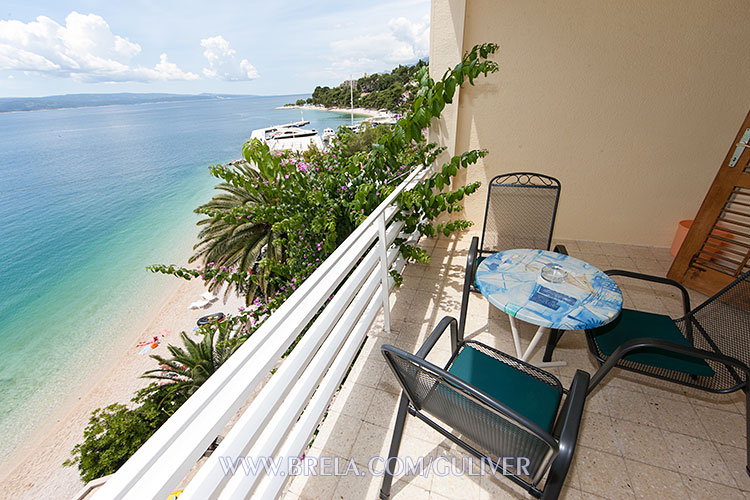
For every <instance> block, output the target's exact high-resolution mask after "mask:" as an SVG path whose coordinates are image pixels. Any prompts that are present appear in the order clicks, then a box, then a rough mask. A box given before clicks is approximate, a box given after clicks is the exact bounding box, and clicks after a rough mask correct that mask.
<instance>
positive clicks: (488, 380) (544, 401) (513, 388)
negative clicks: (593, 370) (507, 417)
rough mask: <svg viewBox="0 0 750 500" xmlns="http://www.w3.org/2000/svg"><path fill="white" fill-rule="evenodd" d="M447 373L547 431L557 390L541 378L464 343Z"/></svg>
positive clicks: (557, 393)
mask: <svg viewBox="0 0 750 500" xmlns="http://www.w3.org/2000/svg"><path fill="white" fill-rule="evenodd" d="M448 372H449V373H451V374H453V375H454V376H456V377H458V378H460V379H461V380H463V381H465V382H467V383H468V384H470V385H473V386H474V387H476V388H477V389H479V390H480V391H482V392H484V393H485V394H487V395H488V396H490V397H492V398H493V399H496V400H497V401H498V402H500V403H502V404H503V405H505V406H507V407H508V408H511V409H512V410H514V411H515V412H517V413H519V414H520V415H523V416H524V417H526V418H527V419H529V420H531V421H532V422H534V423H535V424H537V425H538V426H539V427H541V428H542V429H544V430H546V431H548V432H551V430H552V424H553V423H554V421H555V415H557V408H558V405H559V404H560V396H561V394H560V392H559V391H558V390H557V389H556V388H554V387H551V386H549V385H547V384H545V383H544V382H542V381H541V380H538V379H536V378H534V377H532V376H531V375H527V374H525V373H523V372H522V371H520V370H516V369H515V368H511V367H510V366H508V365H506V364H505V363H503V362H501V361H498V360H496V359H495V358H493V357H491V356H488V355H487V354H484V353H482V352H481V351H479V350H477V349H474V348H473V347H472V346H471V345H467V346H465V347H464V348H463V349H461V352H459V353H458V356H456V359H455V360H454V361H453V363H452V364H451V366H450V368H448Z"/></svg>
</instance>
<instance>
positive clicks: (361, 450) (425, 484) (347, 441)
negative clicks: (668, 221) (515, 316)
mask: <svg viewBox="0 0 750 500" xmlns="http://www.w3.org/2000/svg"><path fill="white" fill-rule="evenodd" d="M470 236H471V235H463V236H461V237H460V238H458V239H440V240H437V241H436V240H428V241H426V242H424V243H421V245H422V246H423V247H424V248H426V249H427V250H428V251H430V252H431V254H432V262H431V263H430V264H429V265H428V266H421V265H411V266H410V267H409V268H408V269H407V270H406V271H405V274H404V283H403V285H402V286H401V288H400V289H398V290H397V291H396V292H395V293H394V294H393V295H392V296H391V306H392V331H391V333H390V334H385V333H384V332H383V331H382V328H380V326H379V325H377V324H376V325H375V326H374V327H373V328H372V330H371V332H370V335H369V338H368V340H367V342H366V343H365V346H364V348H363V350H362V352H361V354H360V356H359V358H358V359H357V361H356V363H355V365H354V367H353V368H352V371H351V373H350V375H349V376H348V378H347V380H346V382H345V384H344V386H343V388H342V390H341V391H340V392H339V394H338V395H337V396H336V397H335V399H334V401H333V402H332V404H331V407H330V410H329V412H328V416H327V418H326V420H325V421H324V422H323V424H322V425H321V426H320V428H319V434H318V436H317V438H316V439H315V441H314V443H313V445H312V448H311V449H310V450H308V452H307V456H308V457H313V456H317V457H321V456H326V457H327V456H335V457H341V458H342V459H349V458H353V459H354V461H355V462H356V463H357V464H358V465H359V466H360V470H363V469H365V468H366V466H367V463H368V461H369V460H370V457H373V456H383V457H385V456H386V455H387V449H388V446H389V444H390V440H391V435H392V429H393V423H394V421H395V413H396V407H397V403H398V397H399V390H398V387H397V384H396V382H395V379H394V377H393V375H392V374H391V372H390V370H388V369H387V367H386V364H385V361H384V360H383V357H382V355H381V354H380V351H379V348H380V345H381V344H393V345H396V346H398V347H401V348H403V349H405V350H407V351H410V352H416V350H417V349H418V347H419V346H420V345H421V344H422V342H423V341H424V340H425V339H426V337H427V335H429V333H430V332H431V331H432V328H433V327H434V325H435V324H437V322H438V321H439V320H440V318H442V317H443V316H445V315H452V316H454V317H456V318H458V315H459V307H460V298H461V287H462V284H463V274H464V266H465V262H466V250H467V248H468V244H469V241H470ZM560 243H564V244H566V245H567V248H568V251H569V252H570V254H571V255H572V256H575V257H578V258H580V259H583V260H585V261H587V262H589V263H591V264H594V265H595V266H597V267H599V268H600V269H613V268H619V269H629V270H635V271H640V272H644V273H650V274H660V275H664V274H665V273H666V271H667V269H668V268H669V265H670V263H671V256H670V255H669V253H668V251H667V249H665V248H649V247H640V246H626V245H610V244H599V243H592V242H576V241H560ZM618 283H619V284H620V285H621V287H622V289H623V295H624V300H625V305H626V306H627V307H633V308H638V309H642V310H646V311H651V312H665V313H667V314H670V315H672V316H678V315H680V312H681V306H680V301H679V298H678V296H677V295H675V294H673V293H672V294H670V292H671V290H668V289H664V287H662V286H660V285H654V286H651V285H644V284H642V283H640V284H638V283H635V282H633V281H630V283H628V282H627V280H622V279H620V280H618ZM667 288H668V287H667ZM704 298H705V297H703V296H701V295H700V294H693V293H692V292H691V302H692V305H697V304H698V303H700V302H701V301H702V300H704ZM535 328H536V327H533V326H530V325H527V328H525V329H523V330H522V331H521V333H522V344H524V345H525V344H526V343H528V341H529V340H530V339H531V335H532V334H533V332H534V331H535ZM466 337H467V338H475V339H478V340H480V341H482V342H484V343H487V344H489V345H492V346H495V347H497V348H499V349H500V350H502V351H505V352H508V353H513V352H514V350H513V345H512V340H511V334H510V327H509V323H508V319H507V316H505V315H504V314H503V313H501V312H500V311H498V310H497V309H495V308H493V307H491V306H490V305H489V304H488V302H487V301H486V300H485V299H484V298H483V297H482V296H481V295H479V294H472V297H471V300H470V305H469V319H468V322H467V328H466ZM545 341H546V339H545ZM540 344H543V343H540ZM543 347H544V346H543V345H540V347H539V348H538V349H537V352H536V353H535V356H534V358H533V359H534V360H539V359H541V356H542V353H543ZM449 354H450V341H449V335H447V334H446V335H444V336H443V338H441V340H440V341H439V342H438V344H437V345H436V346H435V348H434V349H433V351H432V353H431V354H430V356H429V357H428V359H429V360H431V361H432V362H434V363H436V364H438V365H441V366H442V365H444V364H445V362H446V361H447V360H448V357H449ZM553 359H558V360H565V361H567V362H568V366H567V367H562V368H551V369H549V371H551V372H552V373H554V374H555V375H556V376H558V378H560V379H561V381H562V383H563V386H565V387H568V386H569V385H570V382H571V376H572V374H573V373H574V372H575V369H577V368H579V369H583V370H586V371H588V372H589V373H591V374H593V373H594V371H595V370H596V365H595V363H594V361H593V359H592V358H591V357H590V355H589V354H588V350H587V349H586V345H585V340H584V337H583V333H582V332H567V333H566V334H565V335H564V336H563V338H562V340H561V341H560V344H559V345H558V347H557V349H556V350H555V354H554V357H553ZM744 436H745V418H744V396H743V395H742V394H741V393H735V394H732V395H725V396H713V395H710V394H708V393H704V392H699V391H693V390H690V389H685V388H682V387H680V386H677V385H674V384H667V383H660V382H659V381H657V380H655V379H651V378H646V377H641V376H639V375H635V374H629V373H626V372H623V371H620V370H615V371H613V372H612V373H610V375H609V377H608V378H607V379H605V381H604V382H603V383H602V384H601V385H600V386H599V387H598V388H597V390H596V391H595V392H594V393H593V395H592V397H591V398H590V399H589V400H588V401H587V405H586V411H585V414H584V420H583V424H582V430H581V434H580V436H579V441H578V448H577V449H576V455H575V460H574V463H573V467H572V468H571V471H570V473H569V474H568V479H567V487H566V489H565V490H564V491H563V495H562V497H561V498H564V499H567V500H574V499H575V500H579V499H580V500H583V499H585V500H590V499H599V498H607V499H614V500H621V499H634V498H637V499H660V500H668V499H679V500H684V499H693V500H698V499H725V500H730V499H735V498H736V499H745V498H748V499H750V477H748V476H747V475H746V473H745V437H744ZM399 455H400V456H402V457H404V456H411V457H420V456H439V455H443V456H446V457H451V456H457V457H462V456H464V455H465V453H464V452H463V450H461V449H459V448H458V447H456V446H455V445H453V444H452V443H451V442H450V441H448V440H447V439H445V438H444V437H442V436H441V435H440V434H438V433H437V432H435V431H433V430H432V429H431V428H429V427H428V426H427V425H426V424H424V423H423V422H421V421H419V420H417V419H415V418H413V417H411V416H409V417H407V424H406V429H405V432H404V438H403V441H402V445H401V450H400V452H399ZM459 460H460V459H459ZM380 482H381V478H379V477H372V476H370V475H365V476H354V475H347V476H325V477H323V476H313V477H303V476H299V477H296V478H294V480H293V481H291V482H290V484H289V485H288V491H287V493H286V496H285V497H284V498H286V499H288V500H292V499H305V500H331V499H335V500H340V499H346V500H349V499H352V500H359V499H376V498H378V491H379V489H380ZM391 498H394V499H396V500H399V499H405V500H422V499H424V500H427V499H434V500H445V499H524V498H531V497H530V496H529V495H528V494H526V493H525V492H524V491H523V490H521V489H520V488H518V487H516V486H515V485H513V484H512V483H511V482H509V481H507V480H505V479H503V478H495V477H493V476H491V475H485V476H469V475H466V476H463V477H454V476H445V477H433V476H432V475H430V476H428V477H422V476H405V477H400V478H396V479H395V480H394V484H393V490H392V497H391Z"/></svg>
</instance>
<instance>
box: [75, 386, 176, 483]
mask: <svg viewBox="0 0 750 500" xmlns="http://www.w3.org/2000/svg"><path fill="white" fill-rule="evenodd" d="M162 390H163V389H162V388H161V387H160V386H158V385H157V384H151V385H150V386H148V387H146V388H144V389H141V390H140V391H138V393H136V396H135V397H134V398H133V399H132V400H131V401H132V403H133V404H134V406H133V407H131V408H129V407H127V406H125V405H123V404H119V403H116V404H112V405H109V406H107V407H106V408H97V409H96V410H94V412H93V413H92V414H91V418H89V423H88V425H87V426H86V429H84V431H83V441H82V442H81V443H79V444H77V445H75V447H74V448H73V450H72V451H71V455H72V457H71V458H70V459H68V460H66V461H65V462H63V465H64V466H65V467H73V466H76V465H77V466H78V472H79V474H80V476H81V479H82V480H83V481H84V482H88V481H92V480H94V479H96V478H98V477H102V476H106V475H109V474H113V473H115V472H117V469H119V468H120V466H122V464H124V463H125V462H126V461H127V460H128V458H130V457H131V455H133V453H135V452H136V451H138V448H140V447H141V445H142V444H143V443H145V442H146V441H147V440H148V438H150V437H151V435H152V434H153V433H154V432H156V430H157V429H158V428H159V427H161V425H162V424H163V423H164V422H165V421H166V420H167V419H168V418H169V417H170V416H171V415H172V413H174V411H176V410H177V408H178V407H179V405H180V404H182V402H181V401H180V402H176V401H170V400H168V399H166V398H165V396H164V394H163V393H162Z"/></svg>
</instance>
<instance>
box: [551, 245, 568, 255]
mask: <svg viewBox="0 0 750 500" xmlns="http://www.w3.org/2000/svg"><path fill="white" fill-rule="evenodd" d="M552 251H553V252H555V253H561V254H563V255H570V254H569V253H568V249H567V248H565V245H555V248H554V249H553V250H552Z"/></svg>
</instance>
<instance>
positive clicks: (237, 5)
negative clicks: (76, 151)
mask: <svg viewBox="0 0 750 500" xmlns="http://www.w3.org/2000/svg"><path fill="white" fill-rule="evenodd" d="M429 15H430V2H429V0H401V1H388V0H386V1H378V2H372V1H358V0H349V1H346V0H342V1H338V0H317V1H302V0H294V1H293V0H270V1H269V0H264V1H256V0H246V1H244V2H242V1H225V0H212V1H205V0H203V1H198V0H180V1H177V0H131V1H129V2H119V1H109V2H104V1H101V0H73V1H59V0H3V2H2V4H1V5H0V97H35V96H45V95H57V94H72V93H100V92H169V93H179V94H198V93H202V92H209V93H217V94H221V93H226V94H255V95H285V94H304V93H311V92H312V91H313V89H314V88H315V87H316V86H317V85H328V86H334V85H338V84H339V83H341V82H342V81H344V80H346V79H348V78H349V76H350V75H351V76H354V77H355V78H357V77H361V76H362V75H363V74H364V73H367V74H372V73H376V72H382V71H388V70H390V69H392V68H394V67H396V66H398V65H399V64H412V63H414V62H416V61H417V60H418V59H423V58H426V57H427V55H428V51H429V22H430V17H429Z"/></svg>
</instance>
